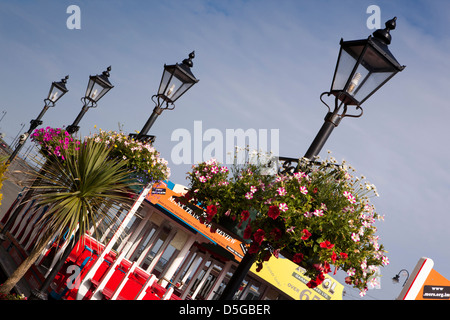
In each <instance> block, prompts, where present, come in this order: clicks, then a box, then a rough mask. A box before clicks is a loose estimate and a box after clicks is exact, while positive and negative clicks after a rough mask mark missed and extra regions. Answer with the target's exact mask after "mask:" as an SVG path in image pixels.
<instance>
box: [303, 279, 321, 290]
mask: <svg viewBox="0 0 450 320" xmlns="http://www.w3.org/2000/svg"><path fill="white" fill-rule="evenodd" d="M318 285H319V284H318V283H317V282H316V281H315V280H309V282H308V283H307V284H306V286H307V287H308V288H310V289H314V288H315V287H317V286H318Z"/></svg>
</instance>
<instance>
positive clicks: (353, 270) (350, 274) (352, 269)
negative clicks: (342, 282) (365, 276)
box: [347, 268, 356, 277]
mask: <svg viewBox="0 0 450 320" xmlns="http://www.w3.org/2000/svg"><path fill="white" fill-rule="evenodd" d="M347 274H348V275H349V276H350V277H352V276H354V275H355V274H356V269H355V268H350V269H348V270H347Z"/></svg>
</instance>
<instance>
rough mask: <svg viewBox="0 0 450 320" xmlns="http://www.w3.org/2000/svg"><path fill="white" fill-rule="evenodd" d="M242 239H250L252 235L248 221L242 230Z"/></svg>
mask: <svg viewBox="0 0 450 320" xmlns="http://www.w3.org/2000/svg"><path fill="white" fill-rule="evenodd" d="M243 236H244V239H250V238H251V236H252V227H251V226H250V221H249V222H248V224H247V227H246V228H245V230H244V234H243Z"/></svg>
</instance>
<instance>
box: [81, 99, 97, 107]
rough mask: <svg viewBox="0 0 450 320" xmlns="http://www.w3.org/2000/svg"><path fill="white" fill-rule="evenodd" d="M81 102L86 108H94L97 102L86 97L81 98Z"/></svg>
mask: <svg viewBox="0 0 450 320" xmlns="http://www.w3.org/2000/svg"><path fill="white" fill-rule="evenodd" d="M81 102H83V106H84V107H86V108H96V107H97V103H96V102H95V101H93V100H91V99H89V98H87V97H83V98H81Z"/></svg>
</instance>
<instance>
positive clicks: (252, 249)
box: [248, 242, 259, 254]
mask: <svg viewBox="0 0 450 320" xmlns="http://www.w3.org/2000/svg"><path fill="white" fill-rule="evenodd" d="M258 251H259V246H258V245H257V244H256V243H254V242H253V243H252V244H251V245H250V248H248V253H250V254H254V253H257V252H258Z"/></svg>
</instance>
